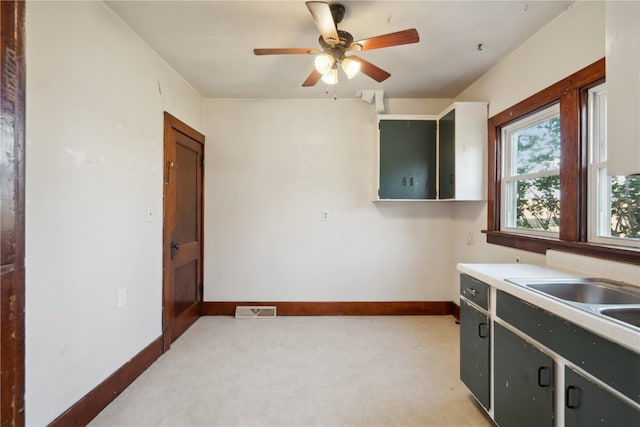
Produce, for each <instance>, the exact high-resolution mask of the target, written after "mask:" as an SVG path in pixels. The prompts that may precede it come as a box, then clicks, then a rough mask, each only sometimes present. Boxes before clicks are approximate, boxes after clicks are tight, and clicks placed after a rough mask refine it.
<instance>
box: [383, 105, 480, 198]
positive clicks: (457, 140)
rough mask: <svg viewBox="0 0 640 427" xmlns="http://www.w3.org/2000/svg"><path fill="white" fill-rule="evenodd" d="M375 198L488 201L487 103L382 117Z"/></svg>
mask: <svg viewBox="0 0 640 427" xmlns="http://www.w3.org/2000/svg"><path fill="white" fill-rule="evenodd" d="M378 130H379V152H378V154H379V156H378V166H379V169H378V173H379V174H378V187H377V188H378V194H377V197H375V199H376V200H484V199H485V198H486V187H485V185H484V182H485V181H486V176H485V175H486V173H485V171H486V166H485V165H486V163H487V162H486V146H487V143H486V141H487V103H486V102H456V103H454V104H452V105H451V106H450V107H449V108H447V109H446V110H445V111H444V112H443V113H442V114H440V115H438V116H393V115H381V116H379V117H378Z"/></svg>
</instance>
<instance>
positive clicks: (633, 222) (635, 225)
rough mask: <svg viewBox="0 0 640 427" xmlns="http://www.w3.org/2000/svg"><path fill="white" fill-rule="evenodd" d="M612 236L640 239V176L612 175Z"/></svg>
mask: <svg viewBox="0 0 640 427" xmlns="http://www.w3.org/2000/svg"><path fill="white" fill-rule="evenodd" d="M611 236H612V237H621V238H631V239H640V176H627V177H615V176H614V177H611Z"/></svg>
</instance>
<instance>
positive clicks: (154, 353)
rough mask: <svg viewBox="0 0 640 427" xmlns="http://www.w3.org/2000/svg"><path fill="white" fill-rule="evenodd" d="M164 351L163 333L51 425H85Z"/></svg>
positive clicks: (55, 426) (64, 426)
mask: <svg viewBox="0 0 640 427" xmlns="http://www.w3.org/2000/svg"><path fill="white" fill-rule="evenodd" d="M162 353H163V343H162V337H158V338H156V339H155V340H153V342H152V343H151V344H149V345H148V346H146V347H145V348H144V349H143V350H142V351H140V353H138V354H137V355H135V356H134V357H133V358H132V359H131V360H129V361H128V362H127V363H125V364H124V365H122V366H121V367H120V368H119V369H118V370H117V371H115V372H114V373H113V374H111V375H110V376H109V378H107V379H106V380H104V381H103V382H102V383H100V384H99V385H98V386H96V387H95V388H94V389H93V390H91V391H90V392H89V393H87V394H86V395H85V396H84V397H83V398H82V399H80V400H79V401H78V402H76V403H75V404H74V405H73V406H71V407H70V408H69V409H67V410H66V411H65V412H64V413H63V414H62V415H60V416H59V417H58V418H56V419H55V420H53V421H52V422H51V424H49V426H50V427H66V426H84V425H87V424H88V423H89V421H91V420H92V419H94V418H95V417H96V416H97V415H98V414H99V413H100V412H101V411H102V410H103V409H104V408H106V407H107V405H109V403H111V402H113V400H114V399H115V398H116V397H118V395H119V394H120V393H122V392H123V391H124V389H126V388H127V387H128V386H129V385H130V384H131V383H133V381H134V380H135V379H136V378H138V377H139V376H140V374H142V373H143V372H144V371H145V370H146V369H147V368H148V367H149V366H151V364H152V363H153V362H154V361H155V360H156V359H157V358H158V357H160V355H161V354H162Z"/></svg>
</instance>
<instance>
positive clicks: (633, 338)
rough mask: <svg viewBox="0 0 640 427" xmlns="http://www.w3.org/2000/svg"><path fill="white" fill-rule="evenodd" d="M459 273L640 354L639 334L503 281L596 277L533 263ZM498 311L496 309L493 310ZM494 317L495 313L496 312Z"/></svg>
mask: <svg viewBox="0 0 640 427" xmlns="http://www.w3.org/2000/svg"><path fill="white" fill-rule="evenodd" d="M457 268H458V271H460V272H461V273H465V274H468V275H469V276H473V277H475V278H476V279H478V280H481V281H483V282H485V283H487V284H488V285H490V286H493V287H495V288H496V289H500V290H502V291H505V292H507V293H509V294H511V295H513V296H515V297H518V298H520V299H522V300H524V301H527V302H529V303H531V304H533V305H536V306H538V307H540V308H542V309H544V310H546V311H548V312H550V313H552V314H555V315H557V316H558V317H561V318H564V319H566V320H568V321H571V322H572V323H575V324H576V325H579V326H581V327H583V328H585V329H587V330H589V331H591V332H594V333H595V334H597V335H600V336H602V337H604V338H607V339H609V340H611V341H613V342H616V343H618V344H621V345H623V346H625V347H627V348H630V349H632V350H634V351H636V352H638V353H640V332H638V331H637V329H635V328H632V327H626V326H623V325H621V324H619V323H617V322H615V321H611V320H608V319H607V318H606V317H604V316H598V315H596V314H594V313H591V312H589V311H585V310H582V309H579V308H577V307H574V306H572V305H570V304H567V303H564V302H562V301H560V300H557V299H555V298H552V297H549V296H546V295H543V294H541V293H539V292H536V291H533V290H531V289H529V288H525V287H524V286H520V285H516V284H513V283H509V282H506V281H505V280H504V279H516V278H520V279H540V278H579V277H594V276H592V275H589V276H585V275H584V274H582V275H580V274H577V273H572V272H568V271H563V270H561V269H557V268H552V267H548V266H541V265H533V264H464V263H461V264H458V266H457ZM491 309H492V310H495V308H491ZM494 314H495V312H494Z"/></svg>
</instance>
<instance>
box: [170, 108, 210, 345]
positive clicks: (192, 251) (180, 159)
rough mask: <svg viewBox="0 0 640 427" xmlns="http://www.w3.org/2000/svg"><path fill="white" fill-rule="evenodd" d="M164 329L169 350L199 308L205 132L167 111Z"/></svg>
mask: <svg viewBox="0 0 640 427" xmlns="http://www.w3.org/2000/svg"><path fill="white" fill-rule="evenodd" d="M164 160H165V163H164V164H165V173H164V233H163V315H162V333H163V338H164V348H165V350H167V349H168V348H169V347H170V346H171V343H172V342H173V341H175V340H176V339H177V338H178V337H179V336H180V335H181V334H182V333H183V332H184V331H186V330H187V328H189V326H191V325H192V324H193V322H195V321H196V320H197V319H198V317H199V316H200V313H201V311H202V257H203V240H202V230H203V229H202V212H203V211H202V207H203V204H202V202H203V200H202V199H203V178H204V175H203V166H204V135H202V134H201V133H199V132H197V131H195V130H193V129H191V128H190V127H189V126H187V125H186V124H184V123H183V122H181V121H180V120H178V119H176V118H175V117H173V116H171V115H170V114H168V113H165V136H164Z"/></svg>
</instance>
